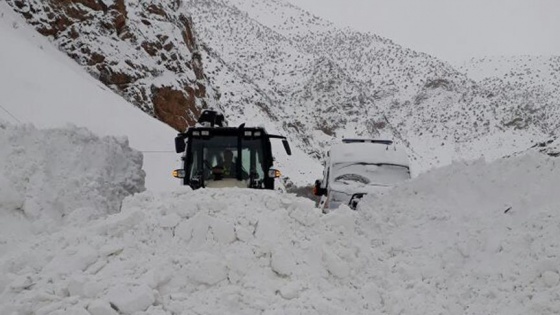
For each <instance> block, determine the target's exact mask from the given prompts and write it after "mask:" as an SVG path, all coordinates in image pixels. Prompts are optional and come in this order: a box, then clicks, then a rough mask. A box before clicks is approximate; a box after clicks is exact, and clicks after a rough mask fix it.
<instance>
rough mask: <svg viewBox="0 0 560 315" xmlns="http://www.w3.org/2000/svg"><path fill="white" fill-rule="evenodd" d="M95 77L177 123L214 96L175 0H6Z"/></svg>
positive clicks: (189, 120)
mask: <svg viewBox="0 0 560 315" xmlns="http://www.w3.org/2000/svg"><path fill="white" fill-rule="evenodd" d="M6 1H7V2H8V3H9V4H10V5H11V6H12V7H13V8H14V10H15V11H17V12H19V13H20V14H21V15H23V16H24V17H25V18H26V19H27V20H28V22H29V23H30V24H32V25H33V26H34V27H35V28H36V29H37V30H38V31H39V32H40V33H41V34H43V35H45V36H48V37H49V38H51V39H52V41H53V42H54V43H55V44H56V45H58V46H59V48H60V49H61V50H63V51H65V52H66V53H67V54H68V55H69V56H70V57H72V58H73V59H74V60H76V61H77V62H78V63H79V64H81V65H82V66H84V67H85V68H86V69H87V70H88V71H89V72H90V73H91V74H92V75H93V76H95V77H96V78H98V79H99V80H100V81H101V82H103V83H104V84H105V85H107V86H109V87H110V88H111V89H113V90H114V91H116V92H117V93H119V94H121V95H122V96H123V97H124V98H126V99H127V100H129V101H130V102H132V103H133V104H135V105H137V106H138V107H140V108H141V109H142V110H143V111H145V112H147V113H149V114H150V115H152V116H155V117H157V118H158V119H160V120H162V121H163V122H165V123H167V124H169V125H170V126H172V127H173V128H175V129H177V130H184V129H185V128H186V127H187V126H188V125H192V124H193V123H194V122H195V121H196V118H197V117H198V115H199V113H200V110H201V109H203V108H205V107H206V106H208V105H209V104H212V103H213V102H214V101H215V96H214V92H213V88H212V87H210V85H209V83H208V81H207V79H206V77H205V74H204V70H203V66H202V62H201V54H200V52H199V47H198V43H197V39H196V37H195V32H194V29H193V23H192V20H191V18H190V17H189V16H187V15H186V14H183V13H181V12H180V10H178V9H179V8H180V6H181V1H179V0H168V1H165V0H164V1H156V0H153V1H152V0H143V1H142V0H141V1H125V0H6Z"/></svg>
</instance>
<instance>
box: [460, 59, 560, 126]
mask: <svg viewBox="0 0 560 315" xmlns="http://www.w3.org/2000/svg"><path fill="white" fill-rule="evenodd" d="M460 69H461V71H463V72H465V73H466V74H467V75H468V76H469V77H471V78H473V79H475V80H478V81H479V82H480V84H481V85H484V86H486V87H487V89H489V90H491V91H492V93H494V94H495V93H506V94H507V95H509V96H510V98H519V99H523V100H524V101H525V103H524V105H525V106H522V107H519V108H512V112H515V114H516V117H514V119H513V120H512V121H509V122H507V124H509V125H510V126H514V127H516V128H521V129H522V128H524V127H526V126H527V125H530V124H534V122H532V121H531V120H538V121H539V122H540V121H548V120H550V119H551V118H552V119H556V118H557V117H558V115H559V114H560V56H552V57H545V56H515V57H505V56H500V57H486V58H480V59H471V60H469V61H468V62H466V63H464V64H463V66H462V67H461V68H460ZM558 127H559V126H558V124H556V125H552V126H551V127H550V130H549V132H550V133H551V134H555V135H557V132H558Z"/></svg>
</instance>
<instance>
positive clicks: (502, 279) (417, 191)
mask: <svg viewBox="0 0 560 315" xmlns="http://www.w3.org/2000/svg"><path fill="white" fill-rule="evenodd" d="M8 130H9V129H8ZM19 131H20V133H23V131H22V130H19ZM58 132H62V131H58ZM62 133H64V132H62ZM83 133H84V131H83V130H81V133H78V135H77V136H74V137H73V138H72V139H74V138H78V139H83V138H84V137H85V138H88V137H86V136H87V135H83ZM32 134H34V133H33V132H32ZM11 137H12V138H13V137H16V136H15V135H13V134H12V135H11ZM23 137H24V138H25V139H30V140H27V141H31V140H32V139H37V137H38V136H37V135H35V136H34V137H32V136H30V135H27V136H23ZM8 138H10V137H6V136H4V137H3V139H8ZM51 138H52V137H51ZM2 141H6V140H2ZM73 141H75V142H76V141H77V140H73ZM107 141H108V142H111V141H113V140H111V141H109V140H107ZM64 143H65V142H64V141H54V142H52V143H51V145H50V147H57V146H62V148H68V147H67V145H66V144H64ZM86 143H87V145H86ZM90 143H91V141H84V142H83V143H82V145H83V146H84V147H86V146H89V145H90ZM111 143H113V142H111ZM107 145H108V144H107ZM114 145H115V147H118V146H117V145H116V143H115V144H114ZM2 147H4V146H2ZM82 149H83V150H87V149H86V148H82ZM16 151H17V150H16ZM56 151H57V152H63V151H64V150H56ZM93 151H94V152H96V151H100V150H99V149H98V150H93ZM117 151H118V150H117ZM44 157H45V163H44V164H45V165H47V164H50V163H51V162H52V161H50V160H49V159H48V158H49V157H53V159H54V160H57V159H58V158H59V157H58V155H55V154H49V155H44ZM75 157H76V156H75ZM1 160H2V161H6V159H5V158H2V159H1ZM77 160H80V159H79V158H78V159H77ZM94 161H107V159H104V158H103V157H102V158H100V159H92V160H90V162H92V163H93V162H94ZM76 163H78V162H76V161H74V160H73V159H70V158H69V159H68V160H65V161H64V163H63V165H68V166H69V169H73V168H72V165H76ZM89 164H91V163H89ZM100 164H103V163H101V162H100ZM109 164H111V163H109ZM557 164H558V160H557V159H554V158H551V157H548V156H546V155H545V154H540V153H536V152H533V153H529V154H526V155H523V156H518V157H512V158H510V159H504V160H500V161H497V162H495V163H491V164H487V163H485V162H484V161H476V162H473V163H470V164H454V165H451V166H449V167H446V168H442V169H439V170H435V171H432V172H430V173H427V174H424V175H422V176H420V177H418V178H416V179H415V180H413V181H410V182H408V183H406V184H404V185H402V186H399V187H397V188H395V189H394V190H393V191H391V193H390V194H388V195H386V196H384V197H382V198H378V199H375V198H372V197H369V198H368V197H366V198H365V199H364V200H363V201H362V202H361V203H360V205H361V206H360V208H359V210H358V211H351V210H350V209H348V208H346V207H344V208H341V209H339V210H338V211H334V212H332V213H329V214H328V215H323V214H322V213H320V211H319V210H317V209H316V208H315V207H314V203H313V202H312V201H310V200H308V199H304V198H298V197H295V196H293V195H286V194H281V193H279V192H275V191H254V190H243V189H214V190H212V189H206V190H205V189H201V190H197V191H192V190H190V189H189V188H188V187H180V188H179V189H178V190H176V191H174V192H167V193H155V192H151V191H147V192H144V193H141V194H135V195H133V196H130V197H128V198H126V199H125V200H124V202H123V204H122V207H121V212H119V213H111V212H105V213H104V214H102V215H96V216H89V215H87V211H82V212H79V213H80V216H79V218H81V220H73V221H65V220H60V221H58V223H59V229H57V230H54V231H52V232H49V233H42V234H37V235H35V236H34V237H32V238H28V239H26V240H22V241H19V242H18V243H17V244H15V245H17V246H7V247H6V248H7V249H5V250H4V253H3V254H0V292H1V293H0V313H1V314H14V313H15V314H26V313H34V314H57V315H60V314H68V315H69V314H85V315H87V314H92V315H98V314H135V315H140V314H156V315H160V314H161V315H171V314H255V313H261V314H298V313H304V314H558V312H560V287H559V285H560V276H559V272H560V270H559V269H560V247H559V246H558V244H557V242H556V241H555V240H556V239H557V235H558V234H559V233H560V211H558V210H559V209H558V207H559V205H560V196H558V194H557V193H556V190H557V187H558V186H559V185H560V168H559V167H558V166H557ZM4 170H6V168H5V167H4ZM119 170H120V171H115V174H119V175H116V176H115V178H121V179H122V181H117V182H120V183H122V182H125V183H127V182H135V178H136V177H134V176H136V175H133V172H129V171H127V170H128V169H127V168H124V167H121V168H119ZM100 172H101V171H100ZM70 173H72V172H65V174H70ZM87 174H90V173H87ZM130 176H132V177H130ZM103 178H105V177H104V176H103ZM65 180H66V179H63V178H60V177H59V178H57V179H56V180H53V183H52V184H53V185H64V183H62V182H61V181H65ZM125 186H126V185H125ZM1 188H2V191H4V189H5V188H6V186H5V185H4V184H3V186H1ZM33 193H34V192H33ZM35 195H39V194H35ZM107 198H108V199H111V198H110V196H107ZM64 200H65V201H66V202H68V203H66V204H65V203H60V207H65V208H64V209H71V208H72V207H75V203H74V202H75V200H70V199H64ZM44 203H45V204H48V203H47V202H44ZM65 211H67V210H65ZM91 211H95V213H99V211H98V210H97V209H91ZM14 222H15V221H14ZM12 242H16V241H12ZM8 245H10V244H8ZM12 245H14V244H12Z"/></svg>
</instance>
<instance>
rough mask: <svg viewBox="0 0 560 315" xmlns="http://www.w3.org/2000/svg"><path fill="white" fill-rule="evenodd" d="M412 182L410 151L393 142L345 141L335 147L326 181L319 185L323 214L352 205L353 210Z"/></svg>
mask: <svg viewBox="0 0 560 315" xmlns="http://www.w3.org/2000/svg"><path fill="white" fill-rule="evenodd" d="M408 179H410V163H409V160H408V156H407V154H406V151H405V150H404V149H403V148H401V147H399V146H397V145H395V144H394V143H393V141H391V140H370V139H344V140H343V141H342V143H339V144H336V145H334V146H332V147H331V149H330V151H329V152H328V154H327V159H326V161H325V169H324V171H323V179H322V180H320V179H318V180H317V181H315V187H314V194H315V195H316V196H321V199H320V201H319V207H320V208H321V209H323V212H328V211H329V210H331V209H336V208H338V207H339V206H340V205H342V204H345V205H348V206H349V207H350V208H352V209H356V206H357V204H358V202H359V201H360V199H361V198H362V197H363V196H364V195H366V194H382V193H383V192H384V191H386V190H387V189H388V188H391V187H393V186H394V185H396V184H398V183H401V182H403V181H405V180H408Z"/></svg>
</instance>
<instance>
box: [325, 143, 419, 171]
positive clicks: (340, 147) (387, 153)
mask: <svg viewBox="0 0 560 315" xmlns="http://www.w3.org/2000/svg"><path fill="white" fill-rule="evenodd" d="M329 155H330V158H331V163H332V164H337V163H356V162H360V163H371V164H376V163H390V164H398V165H404V166H408V165H409V162H408V156H407V153H406V151H405V150H404V149H403V148H402V147H399V146H396V145H385V144H380V143H370V142H364V143H338V144H335V145H333V146H332V147H331V149H330V151H329Z"/></svg>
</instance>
